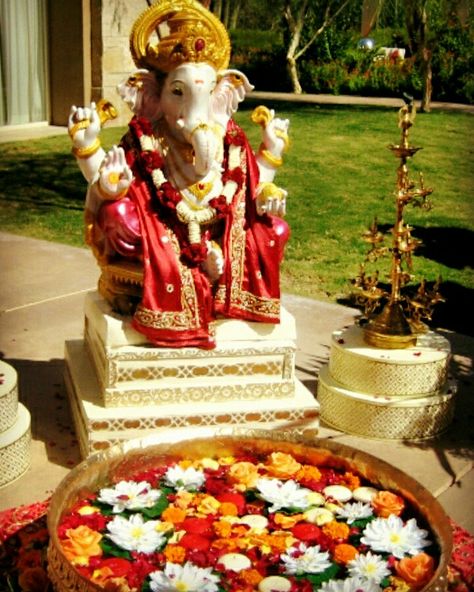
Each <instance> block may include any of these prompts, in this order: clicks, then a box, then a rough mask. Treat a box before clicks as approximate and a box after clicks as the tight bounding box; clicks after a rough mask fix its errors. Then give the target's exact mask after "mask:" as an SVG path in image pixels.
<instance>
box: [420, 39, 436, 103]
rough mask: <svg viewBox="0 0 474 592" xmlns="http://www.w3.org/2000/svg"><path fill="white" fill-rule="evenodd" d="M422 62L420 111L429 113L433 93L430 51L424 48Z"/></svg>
mask: <svg viewBox="0 0 474 592" xmlns="http://www.w3.org/2000/svg"><path fill="white" fill-rule="evenodd" d="M421 60H422V72H423V96H422V99H421V105H420V111H423V112H424V113H429V112H430V111H431V95H432V92H433V71H432V67H431V51H430V50H429V49H428V48H426V47H425V48H424V50H423V55H422V56H421Z"/></svg>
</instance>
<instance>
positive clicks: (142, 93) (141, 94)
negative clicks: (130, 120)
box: [117, 69, 161, 121]
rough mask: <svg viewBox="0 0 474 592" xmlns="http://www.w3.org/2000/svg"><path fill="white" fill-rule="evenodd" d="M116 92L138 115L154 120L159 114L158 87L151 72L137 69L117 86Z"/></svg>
mask: <svg viewBox="0 0 474 592" xmlns="http://www.w3.org/2000/svg"><path fill="white" fill-rule="evenodd" d="M117 92H118V94H119V95H120V97H121V98H122V99H123V100H124V101H125V103H126V104H127V105H128V106H129V107H130V109H131V110H132V111H133V113H134V114H135V115H137V116H138V117H146V118H147V119H150V120H151V121H156V120H157V119H159V117H160V116H161V108H160V88H159V85H158V82H157V80H156V77H155V75H154V74H153V73H152V72H149V71H148V70H145V69H141V70H137V71H136V72H134V73H133V74H131V75H130V76H129V77H128V78H127V79H126V80H124V81H123V82H121V83H120V84H119V85H118V86H117Z"/></svg>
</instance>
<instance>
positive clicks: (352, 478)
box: [344, 471, 360, 490]
mask: <svg viewBox="0 0 474 592" xmlns="http://www.w3.org/2000/svg"><path fill="white" fill-rule="evenodd" d="M344 483H345V484H346V486H347V487H348V488H349V489H351V490H354V489H357V488H358V487H360V479H359V477H358V476H357V475H354V473H351V472H350V471H348V472H347V473H346V474H345V475H344Z"/></svg>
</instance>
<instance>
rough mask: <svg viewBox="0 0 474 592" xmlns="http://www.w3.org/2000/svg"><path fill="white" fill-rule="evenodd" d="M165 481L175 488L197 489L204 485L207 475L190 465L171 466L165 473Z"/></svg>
mask: <svg viewBox="0 0 474 592" xmlns="http://www.w3.org/2000/svg"><path fill="white" fill-rule="evenodd" d="M164 478H165V483H166V485H169V486H170V487H173V488H174V489H186V490H187V491H189V490H197V489H199V488H200V487H202V486H203V484H204V481H205V476H204V473H203V472H202V471H199V470H198V469H194V468H193V467H188V468H187V469H183V468H181V467H180V466H179V465H174V466H173V467H170V468H169V469H168V470H167V471H166V473H165V475H164Z"/></svg>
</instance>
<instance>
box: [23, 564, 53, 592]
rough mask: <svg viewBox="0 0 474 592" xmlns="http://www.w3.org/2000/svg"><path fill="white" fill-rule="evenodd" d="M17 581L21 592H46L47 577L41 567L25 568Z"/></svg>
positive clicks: (47, 586)
mask: <svg viewBox="0 0 474 592" xmlns="http://www.w3.org/2000/svg"><path fill="white" fill-rule="evenodd" d="M18 583H19V584H20V588H21V589H22V591H23V592H46V591H47V590H48V588H49V578H48V576H47V574H46V572H45V571H44V569H43V568H42V567H30V568H28V569H25V570H24V571H23V572H22V573H21V574H20V577H19V578H18Z"/></svg>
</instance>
